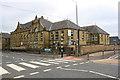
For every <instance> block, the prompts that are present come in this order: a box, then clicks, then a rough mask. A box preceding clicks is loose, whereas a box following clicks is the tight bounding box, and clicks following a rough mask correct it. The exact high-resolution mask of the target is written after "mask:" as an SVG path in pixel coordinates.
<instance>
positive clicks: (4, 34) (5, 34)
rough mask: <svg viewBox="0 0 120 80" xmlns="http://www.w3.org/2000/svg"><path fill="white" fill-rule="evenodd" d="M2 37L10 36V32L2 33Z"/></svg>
mask: <svg viewBox="0 0 120 80" xmlns="http://www.w3.org/2000/svg"><path fill="white" fill-rule="evenodd" d="M2 38H10V34H8V33H2Z"/></svg>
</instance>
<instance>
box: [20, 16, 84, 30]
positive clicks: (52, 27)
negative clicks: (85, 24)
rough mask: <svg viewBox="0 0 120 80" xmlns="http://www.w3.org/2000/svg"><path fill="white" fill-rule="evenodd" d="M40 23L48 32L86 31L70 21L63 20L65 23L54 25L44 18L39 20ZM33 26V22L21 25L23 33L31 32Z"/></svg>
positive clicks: (60, 22)
mask: <svg viewBox="0 0 120 80" xmlns="http://www.w3.org/2000/svg"><path fill="white" fill-rule="evenodd" d="M39 22H40V24H41V25H42V26H43V27H44V28H45V29H46V30H49V31H52V30H58V29H79V30H85V29H83V28H81V27H80V26H78V25H76V24H75V23H73V22H71V21H70V20H63V21H59V22H55V23H52V22H50V21H48V20H46V19H44V18H39ZM31 26H32V21H30V22H28V23H25V24H20V28H21V30H22V31H24V30H29V29H30V27H31Z"/></svg>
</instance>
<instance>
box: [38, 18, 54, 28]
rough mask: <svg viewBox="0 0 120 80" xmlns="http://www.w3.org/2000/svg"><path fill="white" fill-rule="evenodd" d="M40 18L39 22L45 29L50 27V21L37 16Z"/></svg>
mask: <svg viewBox="0 0 120 80" xmlns="http://www.w3.org/2000/svg"><path fill="white" fill-rule="evenodd" d="M39 19H40V24H41V25H42V26H43V27H44V28H45V29H46V30H49V29H50V27H51V26H52V22H50V21H48V20H46V19H43V18H39Z"/></svg>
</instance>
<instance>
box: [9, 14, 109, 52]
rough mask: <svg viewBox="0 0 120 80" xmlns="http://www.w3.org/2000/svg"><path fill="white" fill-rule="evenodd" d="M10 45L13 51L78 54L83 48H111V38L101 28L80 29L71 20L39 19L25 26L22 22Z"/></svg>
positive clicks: (86, 27) (13, 33)
mask: <svg viewBox="0 0 120 80" xmlns="http://www.w3.org/2000/svg"><path fill="white" fill-rule="evenodd" d="M10 44H11V45H10V48H11V50H36V51H44V50H45V49H48V50H50V51H55V50H56V51H57V52H58V53H60V52H61V51H62V52H64V53H66V54H67V53H69V54H75V53H76V50H78V51H79V50H80V46H86V45H109V34H108V33H107V32H106V31H104V30H102V29H101V28H100V27H98V26H97V25H90V26H84V27H80V26H79V25H76V24H75V23H73V22H72V21H70V20H63V21H59V22H54V23H53V22H51V21H49V20H47V19H44V17H43V16H41V17H40V18H38V17H37V16H36V17H35V19H34V20H32V21H30V22H27V23H25V24H21V23H20V22H18V24H17V28H16V29H15V31H13V32H11V41H10ZM67 51H69V52H67ZM57 52H56V53H57ZM79 54H80V52H79Z"/></svg>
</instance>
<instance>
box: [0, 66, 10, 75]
mask: <svg viewBox="0 0 120 80" xmlns="http://www.w3.org/2000/svg"><path fill="white" fill-rule="evenodd" d="M8 73H9V72H8V71H7V70H5V69H4V68H2V67H0V76H1V75H3V74H8Z"/></svg>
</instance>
